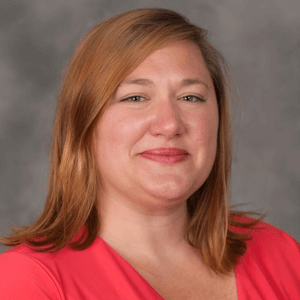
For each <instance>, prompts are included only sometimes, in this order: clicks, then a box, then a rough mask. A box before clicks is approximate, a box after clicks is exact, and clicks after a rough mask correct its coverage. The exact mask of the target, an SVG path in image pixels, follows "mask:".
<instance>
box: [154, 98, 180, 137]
mask: <svg viewBox="0 0 300 300" xmlns="http://www.w3.org/2000/svg"><path fill="white" fill-rule="evenodd" d="M176 101H178V100H174V99H163V100H161V101H159V102H158V103H157V105H156V107H155V111H154V114H153V121H152V123H151V128H150V132H151V134H152V135H154V136H159V135H161V136H164V137H165V138H166V139H167V140H170V139H171V138H173V137H174V136H177V137H178V136H181V135H182V134H183V132H184V123H183V118H182V117H183V116H182V112H181V111H180V108H179V107H178V105H176Z"/></svg>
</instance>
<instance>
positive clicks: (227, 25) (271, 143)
mask: <svg viewBox="0 0 300 300" xmlns="http://www.w3.org/2000/svg"><path fill="white" fill-rule="evenodd" d="M141 7H163V8H170V9H173V10H176V11H178V12H181V13H183V14H184V15H185V16H187V17H188V18H189V19H190V20H191V21H193V22H195V23H197V24H198V25H200V26H202V27H204V28H206V29H208V30H209V32H210V34H211V41H212V42H213V44H214V45H215V46H217V48H218V49H219V50H220V51H221V52H222V53H223V55H224V56H225V58H226V59H227V63H228V65H229V68H230V70H231V73H232V76H233V78H234V81H235V83H236V85H237V87H238V90H239V93H240V98H241V100H240V102H238V103H237V102H235V103H234V119H235V124H234V140H235V151H234V164H233V192H232V197H233V203H248V205H247V206H245V207H244V208H245V209H256V210H259V211H261V212H267V218H266V220H267V221H269V222H271V223H273V224H274V225H277V226H278V227H280V228H282V229H284V230H285V231H287V232H288V233H290V234H291V235H293V236H294V237H295V238H297V239H298V240H299V239H300V228H299V225H300V218H299V217H300V214H299V211H300V204H299V198H300V160H299V150H300V145H299V144H300V143H299V129H300V120H299V117H300V107H299V94H300V87H299V77H300V76H299V75H300V57H299V56H300V55H299V46H300V35H299V32H300V1H299V0H284V1H282V0H251V1H247V0H244V1H241V0H223V1H221V0H206V1H204V0H193V1H189V0H180V1H179V0H177V1H174V0H170V1H161V0H160V1H153V0H151V1H150V0H143V1H141V0H139V1H138V0H132V1H124V0H108V1H96V0H68V1H67V0H51V1H49V0H4V1H3V0H1V2H0V38H1V42H0V138H1V147H0V151H1V152H0V155H1V172H0V176H1V177H0V179H1V186H0V197H1V198H0V234H3V233H7V232H8V229H9V224H14V225H23V224H28V223H29V222H31V221H33V220H34V219H35V218H36V217H37V215H38V214H39V212H40V211H41V208H42V205H43V202H44V198H45V194H46V189H47V172H48V171H47V161H48V149H49V144H50V134H51V130H52V124H53V117H54V109H55V104H56V98H57V94H58V90H59V84H60V80H61V74H62V73H61V72H62V68H63V67H64V66H65V64H66V63H67V61H68V58H69V56H70V54H71V52H72V50H73V49H74V47H75V46H76V44H77V43H78V41H79V39H80V38H81V37H83V36H84V34H85V33H86V32H87V30H88V29H89V28H90V27H91V26H92V25H93V24H95V23H97V22H99V21H101V20H103V19H105V18H107V17H110V16H112V15H115V14H117V13H120V12H124V11H126V10H130V9H134V8H141ZM4 249H5V248H4V247H2V248H1V247H0V252H1V251H3V250H4Z"/></svg>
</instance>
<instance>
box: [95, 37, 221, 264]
mask: <svg viewBox="0 0 300 300" xmlns="http://www.w3.org/2000/svg"><path fill="white" fill-rule="evenodd" d="M141 78H143V79H146V81H145V80H143V81H141V80H139V81H138V82H135V83H134V82H132V81H133V80H136V79H141ZM186 79H196V80H197V81H198V83H194V84H189V85H185V86H183V85H182V82H183V80H186ZM149 81H151V83H149ZM190 83H191V82H190ZM189 95H192V97H187V98H186V96H189ZM133 96H140V97H137V98H128V97H133ZM124 99H125V101H124ZM122 100H123V101H122ZM134 100H135V101H134ZM203 100H204V101H203ZM217 132H218V108H217V101H216V96H215V91H214V88H213V83H212V79H211V77H210V74H209V71H208V69H207V67H206V65H205V62H204V60H203V57H202V55H201V52H200V51H199V49H198V48H197V46H196V45H194V44H191V43H189V42H186V41H181V42H176V43H173V44H170V45H168V46H166V47H163V48H161V49H159V50H157V51H155V52H153V53H152V54H150V55H149V56H148V57H147V58H146V59H145V60H144V61H143V62H142V63H141V64H140V65H138V66H137V67H136V68H135V69H134V70H133V71H132V72H131V73H130V74H129V75H128V76H127V77H126V78H125V80H124V81H123V82H122V83H121V84H120V86H119V87H118V89H117V90H116V93H115V94H114V96H113V97H112V99H111V103H110V105H109V107H108V109H107V110H106V111H105V113H104V115H103V117H102V118H101V119H100V120H99V123H98V124H97V129H96V133H95V147H96V155H97V163H98V167H99V170H100V187H99V201H100V208H99V212H100V215H101V231H100V232H99V235H100V236H101V237H102V238H103V239H104V240H105V241H106V242H107V243H108V244H110V245H111V246H112V247H113V248H114V249H115V250H116V251H118V252H119V253H120V254H121V255H123V256H124V257H126V258H128V260H130V257H135V259H137V260H140V261H149V262H150V261H151V262H154V261H155V262H157V263H159V262H162V261H165V260H166V258H170V259H171V257H175V256H174V255H175V252H176V253H178V255H177V258H178V259H179V257H180V256H181V254H182V255H183V253H187V249H188V246H187V243H186V242H185V240H184V238H183V236H184V224H185V221H186V200H187V198H188V197H189V196H190V195H191V194H192V193H193V192H195V191H196V190H197V189H198V188H199V187H200V186H201V185H202V184H203V183H204V181H205V180H206V179H207V177H208V175H209V173H210V171H211V168H212V166H213V163H214V159H215V154H216V145H217ZM159 147H176V148H181V149H184V150H186V151H188V153H189V155H188V158H187V159H186V160H185V161H183V162H178V163H174V164H162V163H159V162H155V161H152V160H149V159H146V158H144V157H142V156H141V155H140V154H141V152H143V151H145V150H149V149H153V148H159ZM188 251H191V250H190V249H189V250H188ZM179 253H181V254H179ZM179 260H180V259H179Z"/></svg>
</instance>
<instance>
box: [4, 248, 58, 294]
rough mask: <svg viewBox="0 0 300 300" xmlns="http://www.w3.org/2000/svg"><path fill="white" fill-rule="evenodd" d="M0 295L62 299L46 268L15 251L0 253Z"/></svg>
mask: <svg viewBox="0 0 300 300" xmlns="http://www.w3.org/2000/svg"><path fill="white" fill-rule="evenodd" d="M0 295H1V296H0V298H1V299H5V300H63V298H62V296H61V293H60V292H59V289H58V287H57V283H56V282H55V279H54V278H53V277H52V276H51V274H49V272H48V271H47V269H46V268H44V267H43V265H42V264H40V263H39V262H38V261H36V260H35V259H33V258H30V257H28V256H26V255H23V254H20V253H16V252H11V253H10V252H6V253H3V254H1V255H0Z"/></svg>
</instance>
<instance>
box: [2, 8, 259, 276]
mask: <svg viewBox="0 0 300 300" xmlns="http://www.w3.org/2000/svg"><path fill="white" fill-rule="evenodd" d="M206 35H207V32H206V31H205V30H203V29H201V28H199V27H198V26H196V25H193V24H191V23H190V22H189V21H188V20H187V19H186V18H185V17H183V16H181V15H180V14H178V13H176V12H173V11H170V10H166V9H155V8H152V9H138V10H134V11H129V12H126V13H123V14H120V15H117V16H114V17H112V18H110V19H108V20H106V21H104V22H102V23H100V24H98V25H97V26H95V27H94V28H93V29H92V30H91V31H90V32H89V33H88V34H87V36H86V37H85V38H84V39H83V40H82V41H81V42H80V44H79V46H78V47H77V49H76V50H75V52H74V54H73V57H72V59H71V62H70V66H69V69H68V71H67V74H66V76H65V80H64V82H63V86H62V90H61V93H60V97H59V102H58V106H57V111H56V119H55V125H54V132H53V140H52V146H51V173H50V181H49V191H48V195H47V199H46V203H45V207H44V209H43V211H42V213H41V215H40V217H39V218H38V219H37V220H36V221H35V222H34V223H33V224H31V225H29V226H24V227H20V228H12V230H13V231H14V232H13V233H12V234H11V235H10V236H7V237H3V238H1V240H0V241H1V242H2V243H3V244H5V245H7V246H15V245H18V244H20V243H23V242H26V243H28V244H29V245H31V246H34V247H36V250H37V251H48V252H56V251H59V250H60V249H62V248H63V247H65V246H67V245H69V246H70V247H71V248H72V249H74V250H82V249H85V248H87V247H89V246H90V245H91V244H92V243H93V241H94V240H95V238H96V237H97V234H98V232H99V229H100V223H101V222H100V218H101V216H100V217H99V213H98V208H97V207H98V201H101V199H97V187H98V182H99V181H98V175H97V173H98V170H97V167H96V162H95V155H94V151H93V133H94V130H95V126H96V124H97V121H98V120H99V118H101V115H102V114H103V112H104V111H105V109H106V107H107V105H108V102H109V100H110V98H111V97H112V95H113V94H114V92H115V90H116V89H117V87H118V85H119V84H120V83H121V82H122V80H123V79H124V78H125V77H126V76H127V75H128V74H129V73H130V72H131V71H132V70H133V69H134V68H135V67H136V66H137V65H138V64H139V63H141V62H142V61H143V60H144V59H145V58H146V57H147V56H148V55H149V54H150V53H152V52H153V51H155V50H157V49H159V48H161V47H163V46H165V45H167V44H170V43H172V42H176V41H181V40H186V41H190V42H191V43H194V44H196V45H197V46H198V47H199V49H200V51H201V53H202V55H203V58H204V60H205V62H206V65H207V68H208V70H209V72H210V75H211V77H212V80H213V84H214V88H215V92H216V96H217V102H218V108H219V132H218V144H217V154H216V159H215V162H214V165H213V168H212V171H211V173H210V175H209V177H208V178H207V180H206V181H205V183H204V184H203V185H202V186H201V187H200V188H199V190H198V191H196V192H195V193H194V194H193V195H192V196H191V197H190V198H189V199H187V206H188V213H189V219H188V222H187V225H186V238H187V240H188V242H189V243H190V244H191V245H192V246H194V247H195V248H196V249H198V250H199V252H200V253H201V255H202V257H203V259H204V262H205V263H206V264H207V265H208V266H209V267H210V268H211V269H212V270H214V271H215V272H216V273H223V274H226V273H228V272H230V271H232V269H233V267H234V266H235V264H236V263H237V261H238V258H239V257H240V256H241V255H242V254H243V253H244V252H245V250H246V243H245V241H244V240H245V239H247V236H245V235H241V234H237V233H234V232H233V231H231V230H230V229H229V225H230V224H231V225H235V226H241V227H250V226H251V225H253V224H255V223H257V222H258V221H257V220H255V221H253V222H250V223H248V224H246V225H243V223H241V222H237V221H233V220H232V218H231V216H232V215H234V214H238V213H237V212H233V211H231V212H230V209H229V207H228V205H229V204H228V203H229V201H228V184H229V176H230V169H231V158H232V139H231V128H230V126H231V125H230V123H231V117H230V104H229V101H228V95H227V92H228V85H227V82H226V79H227V78H228V74H227V71H226V70H227V69H226V65H225V63H224V60H223V58H222V56H221V55H220V53H219V52H218V51H217V50H216V49H215V48H214V47H213V46H212V45H211V44H210V43H209V42H208V40H207V38H206ZM100 172H101V170H100ZM241 214H242V213H241ZM83 225H85V227H84V228H85V229H86V230H85V231H84V234H83V235H82V236H81V238H80V239H78V240H76V241H75V242H74V241H73V242H71V241H72V239H73V237H74V236H75V234H77V233H78V232H79V230H80V228H81V227H82V226H83ZM41 247H42V248H41Z"/></svg>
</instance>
